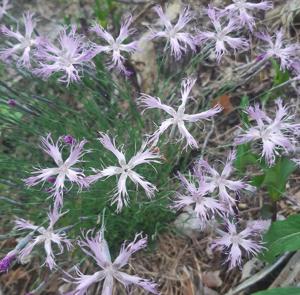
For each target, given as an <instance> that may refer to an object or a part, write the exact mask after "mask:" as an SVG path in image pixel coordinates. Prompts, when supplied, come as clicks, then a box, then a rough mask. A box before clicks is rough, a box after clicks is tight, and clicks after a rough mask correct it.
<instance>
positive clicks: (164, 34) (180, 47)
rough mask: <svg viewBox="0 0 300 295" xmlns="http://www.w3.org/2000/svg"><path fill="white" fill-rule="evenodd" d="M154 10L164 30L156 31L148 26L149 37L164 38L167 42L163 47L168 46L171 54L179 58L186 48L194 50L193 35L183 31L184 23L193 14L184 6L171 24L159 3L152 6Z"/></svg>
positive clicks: (185, 23)
mask: <svg viewBox="0 0 300 295" xmlns="http://www.w3.org/2000/svg"><path fill="white" fill-rule="evenodd" d="M154 10H155V12H156V13H157V15H158V16H159V18H160V21H161V23H162V24H163V26H164V30H162V31H156V30H154V29H152V28H150V36H149V39H150V40H151V39H156V38H166V39H167V44H166V47H165V49H167V48H169V47H170V50H171V55H173V56H174V57H175V59H176V60H179V59H180V58H181V57H182V55H183V54H184V53H186V52H187V50H188V48H190V49H191V50H192V51H195V50H196V46H195V42H194V38H193V36H192V35H191V34H190V33H188V32H186V31H185V27H186V25H187V24H188V23H189V22H190V21H191V20H192V19H193V16H192V14H191V12H190V10H189V8H188V7H186V8H184V9H183V11H182V12H181V13H180V15H179V18H178V21H177V23H176V24H175V25H172V23H171V21H170V19H169V18H168V17H167V16H166V15H165V14H164V12H163V9H162V7H161V6H160V5H157V6H155V7H154Z"/></svg>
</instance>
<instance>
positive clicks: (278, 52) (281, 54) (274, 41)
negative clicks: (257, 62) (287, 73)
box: [256, 29, 300, 70]
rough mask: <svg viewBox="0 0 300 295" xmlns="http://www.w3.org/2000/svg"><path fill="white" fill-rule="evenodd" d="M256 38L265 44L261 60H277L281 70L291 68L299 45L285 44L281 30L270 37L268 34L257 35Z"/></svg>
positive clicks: (299, 48) (299, 47)
mask: <svg viewBox="0 0 300 295" xmlns="http://www.w3.org/2000/svg"><path fill="white" fill-rule="evenodd" d="M256 36H257V37H258V38H259V39H261V40H263V41H265V42H266V43H267V46H266V49H264V50H263V51H264V52H263V54H262V55H261V56H260V58H261V59H268V58H270V57H273V58H276V59H278V60H279V61H280V67H281V69H282V70H286V69H289V68H291V67H292V65H293V62H294V60H298V58H297V53H299V50H300V46H299V44H286V42H285V41H284V32H283V30H282V29H281V30H279V31H277V32H276V33H275V35H274V36H272V37H271V36H270V35H269V34H268V33H257V34H256Z"/></svg>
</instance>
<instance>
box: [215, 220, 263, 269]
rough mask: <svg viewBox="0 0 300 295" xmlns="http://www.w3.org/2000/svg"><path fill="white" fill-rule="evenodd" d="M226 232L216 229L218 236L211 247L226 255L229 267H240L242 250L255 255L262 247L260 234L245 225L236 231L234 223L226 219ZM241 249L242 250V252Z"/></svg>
mask: <svg viewBox="0 0 300 295" xmlns="http://www.w3.org/2000/svg"><path fill="white" fill-rule="evenodd" d="M226 230H227V231H226V232H224V231H222V230H220V229H219V230H218V232H219V235H220V237H219V238H217V239H216V240H215V241H214V243H213V248H219V249H220V250H222V251H223V252H224V251H225V253H226V254H227V255H228V257H227V259H226V261H228V262H229V269H232V268H234V267H236V266H239V267H241V263H242V255H243V252H244V253H245V254H247V255H248V256H250V255H257V254H258V253H259V252H261V251H262V250H263V249H264V247H263V246H262V241H261V237H260V234H259V233H258V232H257V231H256V230H253V229H252V228H249V227H246V228H245V229H244V230H242V231H240V232H237V229H236V225H235V224H234V223H233V222H230V221H229V220H227V222H226ZM242 251H243V252H242Z"/></svg>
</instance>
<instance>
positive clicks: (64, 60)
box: [33, 25, 93, 85]
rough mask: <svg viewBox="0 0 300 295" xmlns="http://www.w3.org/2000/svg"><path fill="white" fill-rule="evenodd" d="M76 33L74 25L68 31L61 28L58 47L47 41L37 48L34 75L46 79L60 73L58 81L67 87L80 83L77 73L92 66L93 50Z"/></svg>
mask: <svg viewBox="0 0 300 295" xmlns="http://www.w3.org/2000/svg"><path fill="white" fill-rule="evenodd" d="M76 31H77V28H76V26H75V25H73V26H72V27H71V28H70V30H69V31H68V29H67V28H63V29H62V31H61V32H60V36H59V39H58V43H59V45H58V46H56V45H55V44H52V43H50V42H49V41H47V42H44V43H43V44H42V45H41V46H40V47H39V50H38V51H37V53H36V55H35V56H36V58H37V59H38V61H39V64H38V68H37V69H35V70H34V71H33V72H34V73H35V74H36V75H38V76H41V77H42V78H44V79H48V78H49V77H50V76H51V75H53V74H54V73H62V74H63V76H62V77H61V78H60V79H59V80H58V81H60V82H63V83H67V85H69V84H70V82H78V81H80V73H79V71H80V70H81V71H82V70H83V67H84V66H93V63H92V61H91V60H92V58H93V50H92V49H91V48H90V44H89V43H88V42H86V41H85V40H84V38H83V36H81V35H78V34H77V33H76Z"/></svg>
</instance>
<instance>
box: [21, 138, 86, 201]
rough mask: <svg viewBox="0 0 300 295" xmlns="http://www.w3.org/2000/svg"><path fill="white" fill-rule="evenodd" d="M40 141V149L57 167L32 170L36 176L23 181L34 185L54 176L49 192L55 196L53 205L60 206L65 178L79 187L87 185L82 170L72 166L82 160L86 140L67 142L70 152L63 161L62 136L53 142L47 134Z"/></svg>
mask: <svg viewBox="0 0 300 295" xmlns="http://www.w3.org/2000/svg"><path fill="white" fill-rule="evenodd" d="M41 141H42V149H43V150H44V152H46V153H47V154H48V155H49V156H50V157H51V158H52V159H53V160H54V162H55V164H56V165H57V167H54V168H44V169H37V170H36V171H34V172H32V174H36V176H31V177H29V178H27V179H25V183H26V184H27V185H28V186H35V185H37V184H39V183H41V182H43V183H44V182H45V181H47V180H49V179H51V178H52V177H54V179H53V186H52V188H51V189H50V192H51V193H52V196H53V197H54V198H55V207H60V206H62V204H63V192H64V189H65V182H66V179H68V180H69V181H70V182H71V183H72V184H73V183H76V184H77V185H79V187H80V188H82V187H84V186H87V182H86V181H85V180H84V178H85V175H84V173H83V171H81V170H79V169H77V168H74V167H73V166H74V165H76V164H77V163H79V162H82V159H81V158H82V157H83V156H84V155H85V154H86V153H87V152H88V151H84V150H83V147H84V145H85V144H86V142H87V141H86V140H82V141H80V142H79V143H76V142H74V143H71V144H68V146H69V147H70V154H69V157H68V158H67V159H66V160H65V161H63V158H62V149H63V146H62V144H61V141H62V138H59V139H58V140H57V142H56V143H55V144H54V142H53V140H52V138H51V134H48V135H47V137H42V140H41Z"/></svg>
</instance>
